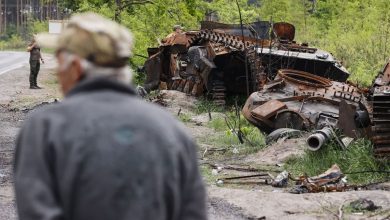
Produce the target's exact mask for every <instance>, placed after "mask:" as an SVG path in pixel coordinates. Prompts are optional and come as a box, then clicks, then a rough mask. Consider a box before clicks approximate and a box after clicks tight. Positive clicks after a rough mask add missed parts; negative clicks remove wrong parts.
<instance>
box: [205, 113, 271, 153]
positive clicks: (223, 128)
mask: <svg viewBox="0 0 390 220" xmlns="http://www.w3.org/2000/svg"><path fill="white" fill-rule="evenodd" d="M225 117H226V119H225ZM225 117H224V118H214V119H213V120H211V121H210V122H209V123H208V124H207V126H208V127H210V128H212V129H213V130H214V131H215V133H214V134H213V135H207V136H204V137H203V138H201V139H200V140H199V141H200V142H201V143H205V144H208V145H212V146H214V147H217V148H227V151H225V153H223V155H219V156H231V155H233V154H234V153H233V149H237V150H238V154H239V155H245V154H250V153H254V152H257V151H258V150H260V149H262V148H264V147H265V137H264V135H263V134H262V133H261V132H260V131H259V130H258V129H257V128H256V127H254V126H252V125H250V124H249V123H248V122H246V120H245V119H244V118H243V117H242V115H240V127H241V128H240V129H241V132H242V133H243V135H244V137H245V138H244V143H243V144H241V143H240V141H239V139H238V137H237V134H236V132H238V118H237V117H236V116H234V113H233V112H226V114H225ZM226 121H228V123H229V124H231V127H229V126H228V125H227V123H226ZM233 129H234V130H233Z"/></svg>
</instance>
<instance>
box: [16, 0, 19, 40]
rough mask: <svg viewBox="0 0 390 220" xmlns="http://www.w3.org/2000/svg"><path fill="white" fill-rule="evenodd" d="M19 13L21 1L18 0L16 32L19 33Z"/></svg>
mask: <svg viewBox="0 0 390 220" xmlns="http://www.w3.org/2000/svg"><path fill="white" fill-rule="evenodd" d="M19 13H20V8H19V0H16V31H17V32H19V31H20V29H19Z"/></svg>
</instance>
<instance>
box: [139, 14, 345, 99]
mask: <svg viewBox="0 0 390 220" xmlns="http://www.w3.org/2000/svg"><path fill="white" fill-rule="evenodd" d="M294 37H295V27H294V26H293V25H291V24H288V23H284V22H280V23H275V24H271V23H269V22H265V21H259V22H254V23H251V24H247V25H245V26H244V28H243V29H241V26H240V25H236V24H222V23H216V22H210V21H205V22H202V24H201V29H200V30H199V31H188V32H186V33H183V34H176V35H174V36H170V38H169V39H165V40H164V42H165V43H164V44H162V45H161V46H160V47H159V48H149V49H148V54H149V58H148V59H147V61H146V62H145V65H144V67H145V72H146V76H147V78H146V81H145V84H144V88H145V89H146V90H147V91H150V90H154V89H157V88H159V87H160V88H162V89H172V90H178V91H182V92H185V93H187V94H192V95H194V96H200V95H203V94H209V95H210V96H211V97H212V98H213V100H214V102H215V103H217V104H222V105H223V104H224V103H225V98H226V96H229V95H249V94H250V93H252V92H254V91H258V90H259V89H261V88H262V86H263V85H264V84H265V83H266V82H267V81H268V80H269V79H273V78H274V77H275V76H276V75H277V71H278V70H279V69H282V68H289V69H295V70H300V71H306V72H309V73H312V74H315V75H319V76H323V77H327V78H330V79H332V80H336V81H340V82H343V81H345V80H346V79H347V78H348V76H349V73H348V72H347V70H346V69H345V68H344V67H343V66H342V65H341V64H340V63H339V62H337V61H336V60H335V59H334V58H333V57H332V55H331V54H330V53H328V52H325V51H321V50H319V49H317V48H312V47H309V46H308V45H307V44H297V43H296V42H295V41H294Z"/></svg>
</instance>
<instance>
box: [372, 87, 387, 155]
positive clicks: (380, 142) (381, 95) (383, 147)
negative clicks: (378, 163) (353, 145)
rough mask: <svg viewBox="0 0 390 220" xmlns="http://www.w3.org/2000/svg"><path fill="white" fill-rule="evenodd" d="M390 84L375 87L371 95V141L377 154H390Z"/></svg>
mask: <svg viewBox="0 0 390 220" xmlns="http://www.w3.org/2000/svg"><path fill="white" fill-rule="evenodd" d="M388 91H390V86H383V87H377V88H375V91H374V94H373V95H372V115H371V117H372V123H373V126H372V138H371V139H372V142H373V144H374V152H375V154H376V155H378V156H390V94H386V93H388Z"/></svg>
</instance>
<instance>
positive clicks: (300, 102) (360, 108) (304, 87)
mask: <svg viewBox="0 0 390 220" xmlns="http://www.w3.org/2000/svg"><path fill="white" fill-rule="evenodd" d="M242 113H243V115H244V117H245V118H246V119H247V120H248V121H249V122H250V123H252V124H253V125H255V126H257V127H258V128H259V129H260V130H261V131H263V132H266V133H270V132H273V131H275V130H277V129H280V128H293V129H297V130H307V131H312V130H317V133H318V135H314V136H310V137H309V138H308V140H307V141H308V147H309V149H311V150H318V149H319V147H320V146H321V144H322V142H324V140H325V139H326V138H329V137H330V136H333V135H334V134H332V133H334V131H333V129H338V130H339V131H341V132H342V134H344V135H345V136H348V137H351V138H361V137H366V138H370V139H371V140H372V142H373V144H374V147H375V154H377V155H389V154H390V65H389V63H388V64H387V65H386V66H385V68H384V70H383V71H382V72H381V73H380V74H379V75H378V77H377V78H376V80H375V81H374V83H373V85H372V87H371V89H370V90H368V89H365V88H359V87H358V86H356V85H353V84H351V83H345V82H337V81H331V80H329V79H327V78H324V77H320V76H316V75H313V74H310V73H306V72H303V71H298V70H293V69H280V70H279V71H278V74H277V76H276V77H275V79H274V80H272V81H270V82H268V83H267V84H265V85H264V87H263V89H262V90H260V91H257V92H254V93H252V94H251V95H250V96H249V98H248V99H247V101H246V103H245V106H244V107H243V110H242ZM340 144H341V145H343V144H342V143H340Z"/></svg>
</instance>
